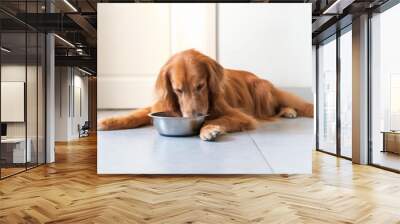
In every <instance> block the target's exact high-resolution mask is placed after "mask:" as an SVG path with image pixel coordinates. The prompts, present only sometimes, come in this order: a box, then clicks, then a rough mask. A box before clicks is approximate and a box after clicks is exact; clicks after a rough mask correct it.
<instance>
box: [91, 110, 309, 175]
mask: <svg viewBox="0 0 400 224" xmlns="http://www.w3.org/2000/svg"><path fill="white" fill-rule="evenodd" d="M115 113H120V112H119V111H111V112H110V111H100V112H99V117H100V118H101V117H104V116H109V115H111V114H115ZM97 136H98V147H97V150H98V154H97V155H98V157H97V158H98V161H97V162H98V164H97V170H98V173H99V174H271V173H289V174H291V173H311V150H312V148H313V146H314V140H313V139H314V137H313V120H312V119H308V118H298V119H281V120H279V121H276V122H268V123H261V124H260V127H259V128H258V129H257V130H254V131H249V132H240V133H231V134H227V135H225V136H222V137H221V138H219V139H218V141H216V142H206V141H202V140H200V138H199V137H197V136H193V137H180V138H177V137H163V136H160V135H159V134H158V133H157V132H156V130H155V129H154V128H153V127H151V126H149V127H142V128H138V129H131V130H119V131H101V132H98V135H97Z"/></svg>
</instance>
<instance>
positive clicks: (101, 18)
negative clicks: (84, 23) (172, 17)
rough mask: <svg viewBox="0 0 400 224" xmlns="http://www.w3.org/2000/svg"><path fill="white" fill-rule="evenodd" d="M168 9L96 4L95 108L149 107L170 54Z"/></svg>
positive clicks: (165, 7) (141, 5) (163, 6)
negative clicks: (145, 105)
mask: <svg viewBox="0 0 400 224" xmlns="http://www.w3.org/2000/svg"><path fill="white" fill-rule="evenodd" d="M169 7H170V6H169V4H149V3H145V4H137V3H135V4H113V3H107V4H98V16H97V18H98V21H97V22H98V30H97V34H98V35H97V36H98V43H97V45H98V57H97V63H98V65H97V68H98V78H97V80H98V94H97V96H98V101H97V102H98V108H135V107H139V106H142V105H144V104H150V103H151V101H152V97H151V96H152V92H153V86H154V77H156V76H157V75H158V72H159V70H160V68H161V66H162V65H163V64H164V63H165V62H166V61H167V60H168V58H169V56H170V51H171V49H170V23H169V12H170V8H169ZM138 80H140V82H138ZM142 85H144V86H148V87H149V88H146V89H143V88H142ZM150 87H151V88H150Z"/></svg>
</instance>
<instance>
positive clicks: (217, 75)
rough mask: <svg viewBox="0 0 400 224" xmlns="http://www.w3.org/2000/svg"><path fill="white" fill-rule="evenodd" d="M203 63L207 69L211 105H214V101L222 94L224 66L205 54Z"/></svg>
mask: <svg viewBox="0 0 400 224" xmlns="http://www.w3.org/2000/svg"><path fill="white" fill-rule="evenodd" d="M204 63H205V65H206V68H207V71H208V77H207V80H208V91H209V94H210V95H209V98H210V105H211V107H212V108H213V107H215V106H216V105H215V103H216V101H217V100H218V99H219V98H220V97H221V96H222V92H223V88H222V87H223V82H224V68H223V67H222V66H221V65H220V64H218V62H216V61H215V60H213V59H211V58H210V57H208V56H205V58H204Z"/></svg>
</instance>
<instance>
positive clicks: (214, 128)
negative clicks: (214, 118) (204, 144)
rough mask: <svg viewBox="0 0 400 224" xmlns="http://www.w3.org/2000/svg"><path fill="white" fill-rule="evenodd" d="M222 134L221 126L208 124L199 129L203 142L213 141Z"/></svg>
mask: <svg viewBox="0 0 400 224" xmlns="http://www.w3.org/2000/svg"><path fill="white" fill-rule="evenodd" d="M223 133H224V132H223V130H222V128H221V126H218V125H212V124H209V125H205V126H204V127H202V128H201V130H200V138H201V139H202V140H204V141H214V140H215V139H216V138H217V137H218V136H219V135H221V134H223Z"/></svg>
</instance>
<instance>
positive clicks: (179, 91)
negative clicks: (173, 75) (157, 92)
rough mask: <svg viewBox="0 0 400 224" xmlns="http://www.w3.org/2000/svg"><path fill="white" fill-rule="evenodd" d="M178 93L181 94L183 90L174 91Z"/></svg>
mask: <svg viewBox="0 0 400 224" xmlns="http://www.w3.org/2000/svg"><path fill="white" fill-rule="evenodd" d="M174 90H175V92H176V93H178V94H181V93H182V90H181V89H174Z"/></svg>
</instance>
